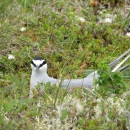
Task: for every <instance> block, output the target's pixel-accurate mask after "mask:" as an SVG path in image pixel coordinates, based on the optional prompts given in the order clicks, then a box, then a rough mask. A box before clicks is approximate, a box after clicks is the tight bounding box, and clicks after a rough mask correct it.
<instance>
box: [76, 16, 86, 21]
mask: <svg viewBox="0 0 130 130" xmlns="http://www.w3.org/2000/svg"><path fill="white" fill-rule="evenodd" d="M76 18H77V19H78V20H80V21H81V22H85V19H84V18H83V17H79V16H76Z"/></svg>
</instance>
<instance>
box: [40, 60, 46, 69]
mask: <svg viewBox="0 0 130 130" xmlns="http://www.w3.org/2000/svg"><path fill="white" fill-rule="evenodd" d="M46 63H47V62H46V61H45V60H44V61H43V62H42V64H40V65H39V67H42V66H43V65H45V64H46Z"/></svg>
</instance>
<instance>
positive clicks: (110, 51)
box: [0, 0, 130, 130]
mask: <svg viewBox="0 0 130 130" xmlns="http://www.w3.org/2000/svg"><path fill="white" fill-rule="evenodd" d="M117 8H119V7H117ZM115 10H116V9H115ZM115 10H114V9H113V10H109V11H108V12H111V13H114V12H116V11H115ZM121 11H123V7H122V8H120V10H119V11H118V12H117V18H116V19H115V22H113V23H112V24H99V23H98V20H97V19H98V17H99V16H97V15H94V11H93V7H92V6H91V5H90V4H89V2H88V1H79V2H77V1H74V0H72V1H71V0H67V1H63V0H61V1H56V0H52V1H49V0H46V1H38V0H37V1H35V0H31V1H28V0H22V1H19V0H15V1H14V0H8V1H6V2H5V1H3V0H2V1H1V6H0V17H1V18H0V30H1V31H0V129H1V130H23V129H24V130H41V129H45V130H46V129H50V130H53V129H56V130H64V129H67V130H69V129H72V128H73V129H74V130H86V129H87V130H102V129H103V130H109V129H114V130H122V129H127V130H128V129H129V128H130V125H129V122H130V120H129V116H130V105H129V104H130V88H129V84H130V80H129V76H130V69H128V70H127V71H126V72H124V73H123V74H122V75H125V76H127V79H126V78H122V75H121V74H119V73H117V74H112V73H111V72H110V71H109V70H106V71H104V69H105V68H107V66H106V64H108V63H109V62H111V61H112V60H114V59H115V58H116V57H117V56H119V55H121V54H122V53H123V52H125V51H126V50H127V49H129V47H130V41H129V40H130V39H129V38H128V37H126V36H125V34H124V33H123V30H124V29H125V28H126V26H127V25H128V24H129V23H128V18H126V19H124V18H122V16H121V14H120V12H121ZM77 16H78V17H83V18H84V19H85V22H81V21H80V20H79V19H78V18H77ZM22 27H25V28H26V31H23V32H22V31H20V29H21V28H22ZM8 54H12V55H14V56H15V59H11V60H9V59H8ZM36 55H40V56H42V57H43V58H45V59H47V62H48V68H49V69H48V73H49V75H50V76H53V77H55V78H60V77H65V78H81V77H84V76H85V75H86V74H85V73H84V72H85V71H86V70H88V69H89V70H97V69H98V70H99V71H100V74H101V75H102V79H101V80H103V81H104V82H105V83H104V84H100V87H99V89H98V90H95V91H90V90H85V89H83V88H75V89H72V90H68V89H67V90H66V89H63V88H57V87H56V86H50V85H49V84H47V85H46V87H45V88H44V92H43V93H42V94H41V93H40V92H39V88H37V91H36V93H35V98H32V99H29V98H28V94H29V89H30V88H29V87H30V85H29V82H30V81H29V80H30V74H31V68H30V60H31V59H32V58H33V57H34V56H36ZM128 63H129V61H128ZM60 68H61V69H60ZM103 72H105V73H107V74H108V75H107V74H106V75H104V73H103ZM110 77H112V81H113V82H112V81H111V80H110ZM119 79H120V80H119ZM119 87H120V89H119V91H114V90H115V89H118V88H119Z"/></svg>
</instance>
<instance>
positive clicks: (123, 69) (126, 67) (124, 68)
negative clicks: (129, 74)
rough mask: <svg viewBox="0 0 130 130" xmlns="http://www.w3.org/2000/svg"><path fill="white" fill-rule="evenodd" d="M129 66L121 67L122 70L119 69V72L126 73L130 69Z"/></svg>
mask: <svg viewBox="0 0 130 130" xmlns="http://www.w3.org/2000/svg"><path fill="white" fill-rule="evenodd" d="M129 66H130V65H129V64H127V65H125V66H123V67H121V68H120V69H118V71H120V72H123V71H125V70H126V69H128V68H129Z"/></svg>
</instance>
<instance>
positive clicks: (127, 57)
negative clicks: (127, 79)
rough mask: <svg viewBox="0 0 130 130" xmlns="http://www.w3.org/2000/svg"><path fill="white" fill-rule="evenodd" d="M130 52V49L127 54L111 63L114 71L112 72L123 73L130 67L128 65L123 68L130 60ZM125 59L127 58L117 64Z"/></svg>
mask: <svg viewBox="0 0 130 130" xmlns="http://www.w3.org/2000/svg"><path fill="white" fill-rule="evenodd" d="M129 52H130V49H128V50H127V51H126V52H124V53H123V54H121V55H120V56H119V57H117V58H116V59H115V60H114V61H112V62H110V63H109V66H110V68H111V69H112V72H115V71H121V72H122V71H125V70H126V69H127V68H128V67H129V66H130V64H127V65H125V66H123V67H121V66H122V65H123V64H124V63H125V62H126V61H128V59H129V58H130V54H129ZM127 54H128V55H127ZM126 55H127V56H126ZM125 56H126V57H125ZM123 57H125V58H124V60H122V61H121V62H120V63H119V64H117V63H118V62H119V61H120V60H121V59H122V58H123ZM114 66H115V67H114Z"/></svg>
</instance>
